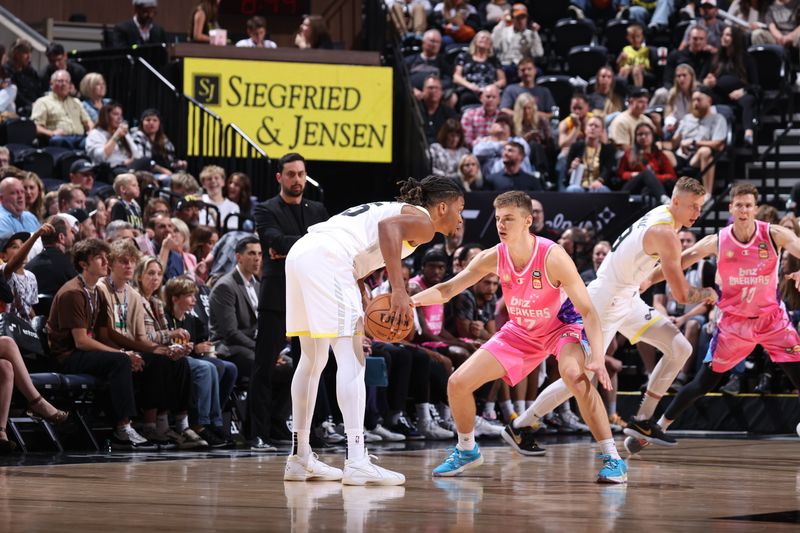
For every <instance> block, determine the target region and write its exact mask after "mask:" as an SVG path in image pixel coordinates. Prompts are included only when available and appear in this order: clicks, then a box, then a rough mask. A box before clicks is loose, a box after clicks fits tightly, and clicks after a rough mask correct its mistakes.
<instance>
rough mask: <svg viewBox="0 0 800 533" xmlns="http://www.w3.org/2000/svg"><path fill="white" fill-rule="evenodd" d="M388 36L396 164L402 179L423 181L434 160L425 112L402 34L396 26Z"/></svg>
mask: <svg viewBox="0 0 800 533" xmlns="http://www.w3.org/2000/svg"><path fill="white" fill-rule="evenodd" d="M381 5H382V6H383V5H384V4H383V3H382V4H381ZM383 9H385V8H383ZM383 13H384V15H383V16H384V17H385V16H386V13H385V11H384V12H383ZM387 33H389V35H390V37H389V41H388V45H387V58H386V59H387V63H390V64H392V66H393V68H394V102H395V104H394V105H395V113H394V116H395V128H394V131H395V135H394V138H395V139H396V141H395V148H394V153H395V161H397V168H398V172H399V175H400V176H404V177H405V176H411V177H414V178H423V177H425V176H427V175H428V174H430V173H431V161H430V156H429V155H428V139H427V138H426V136H425V128H424V127H423V124H424V122H423V118H422V113H421V112H420V107H419V104H418V102H417V99H416V98H415V97H414V91H413V90H412V87H411V80H410V77H409V75H408V68H407V67H406V62H405V60H404V56H403V46H402V44H401V42H400V35H398V33H397V31H396V30H395V29H394V26H392V27H391V28H389V29H388V31H387Z"/></svg>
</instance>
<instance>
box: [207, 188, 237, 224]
mask: <svg viewBox="0 0 800 533" xmlns="http://www.w3.org/2000/svg"><path fill="white" fill-rule="evenodd" d="M203 202H205V203H207V204H211V205H215V206H217V209H219V223H220V225H222V224H223V223H224V222H225V219H226V218H228V215H230V214H231V213H238V212H239V206H238V205H237V204H236V203H235V202H232V201H231V200H229V199H228V198H225V199H224V200H222V203H221V204H217V203H215V202H212V201H211V198H209V196H208V195H207V194H204V195H203ZM216 216H217V213H216V212H214V211H213V210H212V211H211V212H209V210H208V209H202V210H200V224H201V225H203V226H211V227H217V222H216ZM238 227H239V219H238V218H237V217H232V218H231V219H230V220H229V221H228V229H236V228H238Z"/></svg>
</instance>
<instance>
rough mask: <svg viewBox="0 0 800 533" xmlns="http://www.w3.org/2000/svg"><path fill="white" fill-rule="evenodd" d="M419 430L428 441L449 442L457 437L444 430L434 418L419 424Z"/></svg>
mask: <svg viewBox="0 0 800 533" xmlns="http://www.w3.org/2000/svg"><path fill="white" fill-rule="evenodd" d="M417 429H418V430H419V432H420V433H422V435H423V436H424V437H425V438H426V439H428V440H448V439H452V438H454V437H455V434H454V433H453V432H452V431H450V430H447V429H445V428H443V427H442V426H440V425H439V424H438V423H436V420H434V419H432V418H429V419H428V420H422V421H419V422H417Z"/></svg>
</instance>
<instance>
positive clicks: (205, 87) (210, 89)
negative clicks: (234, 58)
mask: <svg viewBox="0 0 800 533" xmlns="http://www.w3.org/2000/svg"><path fill="white" fill-rule="evenodd" d="M219 91H220V83H219V76H215V75H209V74H196V75H195V76H194V97H195V98H196V99H197V100H198V101H199V102H200V103H201V104H209V105H219Z"/></svg>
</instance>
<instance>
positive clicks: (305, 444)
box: [292, 431, 311, 459]
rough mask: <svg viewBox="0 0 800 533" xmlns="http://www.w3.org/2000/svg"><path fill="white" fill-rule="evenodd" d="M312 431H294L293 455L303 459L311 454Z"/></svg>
mask: <svg viewBox="0 0 800 533" xmlns="http://www.w3.org/2000/svg"><path fill="white" fill-rule="evenodd" d="M309 439H311V431H295V432H294V433H292V455H296V456H298V457H300V458H302V459H305V458H306V457H308V456H310V455H311V444H310V443H309Z"/></svg>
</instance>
